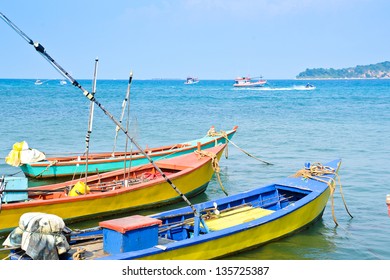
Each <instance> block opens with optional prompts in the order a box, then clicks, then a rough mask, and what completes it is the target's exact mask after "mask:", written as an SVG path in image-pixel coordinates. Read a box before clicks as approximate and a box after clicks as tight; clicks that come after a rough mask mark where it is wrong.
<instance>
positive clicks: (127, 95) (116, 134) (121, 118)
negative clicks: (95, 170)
mask: <svg viewBox="0 0 390 280" xmlns="http://www.w3.org/2000/svg"><path fill="white" fill-rule="evenodd" d="M132 81H133V72H130V75H129V82H128V83H127V91H126V96H125V99H124V100H123V102H122V113H121V116H120V119H119V123H120V124H122V120H123V116H124V115H125V110H126V104H127V102H128V100H129V96H130V87H131V82H132ZM119 130H120V128H119V127H118V126H116V129H115V138H114V148H113V150H112V156H115V149H116V141H117V139H118V132H119Z"/></svg>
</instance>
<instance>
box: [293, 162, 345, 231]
mask: <svg viewBox="0 0 390 280" xmlns="http://www.w3.org/2000/svg"><path fill="white" fill-rule="evenodd" d="M327 175H334V176H335V178H337V182H338V185H339V186H340V193H341V197H342V200H343V203H344V207H345V210H346V211H347V213H348V215H349V216H350V217H351V218H353V216H352V215H351V213H350V212H349V210H348V207H347V203H346V202H345V198H344V194H343V189H342V186H341V180H340V176H339V175H338V173H337V171H336V170H335V169H334V168H331V167H329V166H324V165H322V164H321V163H318V162H317V163H314V164H311V165H310V166H309V167H306V168H303V169H301V170H299V171H297V173H295V174H294V175H293V176H292V177H302V178H304V179H313V180H316V181H319V182H322V183H325V184H327V185H328V186H329V189H330V197H331V204H332V217H333V221H334V222H335V224H336V226H338V225H339V224H338V223H337V220H336V216H335V212H334V193H335V191H336V186H337V182H336V179H334V178H330V177H328V176H327Z"/></svg>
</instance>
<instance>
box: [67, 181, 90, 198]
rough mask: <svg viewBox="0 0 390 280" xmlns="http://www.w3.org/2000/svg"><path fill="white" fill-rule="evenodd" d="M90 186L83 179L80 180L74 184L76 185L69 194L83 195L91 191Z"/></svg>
mask: <svg viewBox="0 0 390 280" xmlns="http://www.w3.org/2000/svg"><path fill="white" fill-rule="evenodd" d="M89 191H90V189H89V187H88V186H87V185H86V184H85V183H84V182H82V181H79V182H77V183H76V185H74V187H73V188H72V189H71V190H70V192H69V196H78V195H83V194H85V193H87V194H88V193H89Z"/></svg>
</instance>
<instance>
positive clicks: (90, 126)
mask: <svg viewBox="0 0 390 280" xmlns="http://www.w3.org/2000/svg"><path fill="white" fill-rule="evenodd" d="M98 63H99V59H98V58H95V69H94V71H93V82H92V93H93V95H95V93H96V79H97V69H98ZM90 103H91V104H90V106H89V120H88V131H87V135H86V136H85V145H86V147H85V192H84V194H87V190H86V189H87V178H88V157H89V138H90V137H91V133H92V124H93V113H94V108H95V103H93V102H90Z"/></svg>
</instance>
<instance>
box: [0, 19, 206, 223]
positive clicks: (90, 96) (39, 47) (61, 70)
mask: <svg viewBox="0 0 390 280" xmlns="http://www.w3.org/2000/svg"><path fill="white" fill-rule="evenodd" d="M0 17H1V18H2V19H3V20H4V21H5V23H7V24H8V25H9V26H10V27H11V28H12V29H13V30H14V31H15V32H16V33H18V34H19V35H20V36H21V37H22V38H23V39H24V40H26V41H27V43H29V44H30V45H32V46H33V47H34V48H35V50H36V51H37V52H38V53H39V54H40V55H42V56H43V58H45V59H46V60H47V61H48V62H49V63H50V65H52V66H53V67H54V69H56V70H57V71H58V72H59V73H60V74H61V75H62V76H64V78H65V79H67V80H68V81H69V82H71V84H72V85H73V86H75V87H77V88H79V89H80V90H81V91H82V92H83V95H84V96H85V97H86V98H88V99H89V100H90V101H92V102H94V103H95V104H96V105H97V106H98V107H99V108H100V109H101V110H102V111H103V113H104V114H105V115H106V116H108V117H109V118H110V119H111V120H112V121H113V122H114V124H116V125H117V126H118V127H119V129H120V130H122V132H123V133H124V134H125V135H126V137H128V138H129V140H130V141H131V142H132V143H133V144H134V146H136V147H137V149H138V150H139V151H140V152H141V153H142V154H143V155H144V156H145V157H146V158H147V159H148V160H149V162H150V163H151V164H152V165H153V166H154V168H156V170H157V171H158V172H159V173H160V174H161V176H162V177H163V178H164V180H165V181H166V182H167V183H168V184H169V185H171V187H172V188H173V189H174V190H175V191H176V193H177V194H179V195H180V197H181V198H182V199H183V200H184V201H185V202H186V203H187V204H188V205H189V206H190V207H191V209H192V211H193V212H194V216H195V217H196V218H199V219H201V215H200V212H198V211H197V209H196V208H195V207H194V205H192V203H191V202H190V201H189V200H188V198H187V197H186V196H185V195H184V194H183V193H182V192H181V191H180V190H179V189H178V188H177V187H176V186H175V185H174V184H173V182H172V181H171V180H170V179H169V178H168V177H167V176H166V174H165V173H164V172H163V171H162V170H161V169H160V167H158V166H157V165H156V164H155V163H154V161H153V160H152V159H151V157H150V156H149V155H148V154H147V153H146V152H145V151H144V150H143V149H142V148H141V146H140V145H139V144H138V143H137V141H135V140H134V138H133V137H131V136H130V135H129V134H128V132H127V131H126V130H125V129H124V128H123V126H122V125H121V124H120V123H119V121H117V120H116V119H115V117H114V116H113V115H112V114H111V113H110V112H109V111H107V110H106V109H105V108H104V106H103V105H102V104H101V103H100V102H99V101H98V100H97V99H96V98H95V96H94V94H93V93H91V92H89V91H87V90H86V89H84V88H83V87H82V85H81V84H80V83H79V82H78V81H76V80H75V79H74V78H73V77H72V76H71V75H70V74H69V73H68V72H67V71H66V70H65V69H64V68H62V67H61V65H59V64H58V63H57V62H56V61H55V60H54V59H53V58H52V57H51V56H50V55H49V54H48V53H47V52H46V50H45V48H44V47H43V46H42V45H41V44H40V43H39V42H35V43H34V41H33V40H31V39H30V38H29V37H28V36H27V35H26V34H25V33H24V32H23V31H21V30H20V29H19V28H18V27H17V26H16V25H15V24H14V23H12V22H11V21H10V20H9V19H8V18H7V17H6V16H5V15H4V14H3V13H1V12H0Z"/></svg>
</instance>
